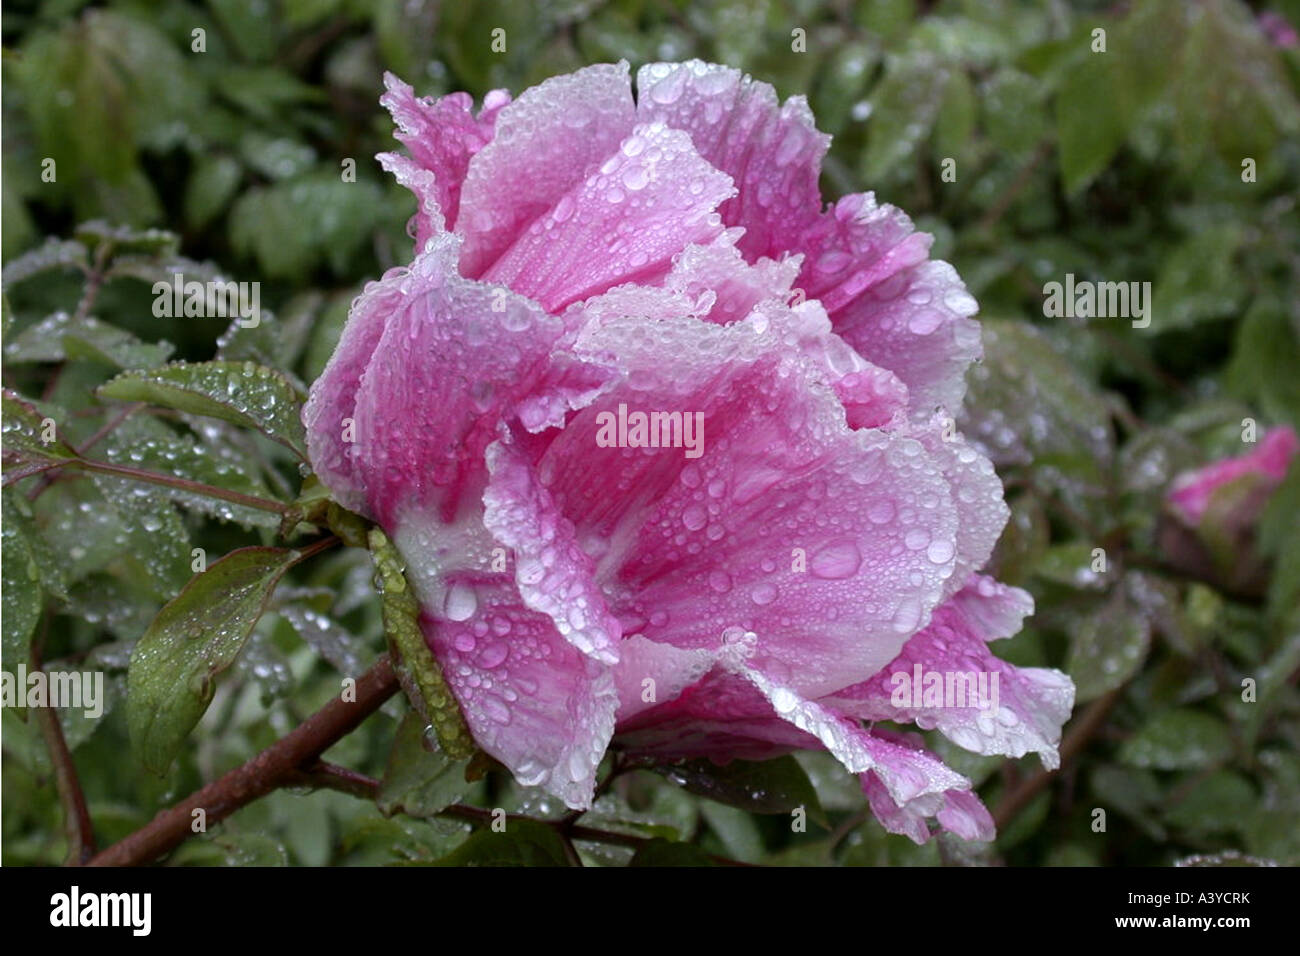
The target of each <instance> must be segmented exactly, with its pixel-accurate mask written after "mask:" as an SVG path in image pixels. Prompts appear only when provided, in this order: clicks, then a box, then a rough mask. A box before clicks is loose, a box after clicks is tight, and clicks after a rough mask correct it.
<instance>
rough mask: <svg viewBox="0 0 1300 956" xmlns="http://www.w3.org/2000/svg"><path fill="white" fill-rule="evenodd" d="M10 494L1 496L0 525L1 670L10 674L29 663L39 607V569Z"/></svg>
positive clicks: (16, 505)
mask: <svg viewBox="0 0 1300 956" xmlns="http://www.w3.org/2000/svg"><path fill="white" fill-rule="evenodd" d="M13 494H14V492H13V490H12V489H7V490H6V491H5V492H4V516H3V517H4V521H3V523H2V524H0V621H2V622H3V625H4V627H3V645H2V646H3V659H4V666H5V668H6V669H8V670H10V671H12V670H13V669H14V668H15V667H17V666H18V664H19V663H24V662H26V661H27V659H28V653H29V648H30V646H31V639H32V632H33V631H34V630H35V629H36V622H37V621H39V620H40V617H41V605H42V589H41V573H40V567H39V565H38V564H37V561H36V556H35V554H34V553H33V548H32V539H31V538H30V537H29V535H28V529H27V527H26V523H25V522H23V521H22V520H21V516H20V514H19V511H18V507H19V506H18V504H17V503H16V502H15V501H13V500H12V496H13Z"/></svg>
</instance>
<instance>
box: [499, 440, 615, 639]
mask: <svg viewBox="0 0 1300 956" xmlns="http://www.w3.org/2000/svg"><path fill="white" fill-rule="evenodd" d="M487 464H488V471H489V473H490V475H491V477H490V478H489V479H488V485H487V490H486V491H485V492H484V493H483V505H484V515H483V522H484V524H485V525H487V528H488V530H489V531H491V532H492V534H493V536H495V537H496V539H497V540H498V541H500V542H501V543H502V544H503V545H505V546H506V547H507V548H509V549H510V551H511V552H512V553H513V555H514V564H515V584H516V586H517V587H518V589H519V594H520V596H521V597H522V598H523V601H524V603H525V604H526V605H527V606H528V607H530V608H532V609H533V610H534V611H540V612H542V613H543V614H546V615H547V616H549V617H550V618H551V620H552V621H553V622H554V624H555V628H556V630H558V631H559V632H560V636H561V637H563V638H564V639H565V640H566V641H568V642H569V643H570V644H572V645H573V646H574V647H575V648H577V649H578V650H579V651H581V652H582V653H583V654H586V655H587V656H588V657H592V658H594V659H596V660H598V661H601V662H602V663H605V664H615V663H617V662H618V656H619V638H620V637H621V636H622V630H621V628H620V627H619V623H618V620H617V619H615V618H614V617H613V616H612V615H611V614H610V613H609V610H608V608H607V607H606V606H605V599H604V597H603V596H602V595H601V593H600V588H599V587H597V586H596V584H595V582H594V571H595V568H594V565H593V564H592V561H591V558H590V557H588V556H587V553H586V552H585V551H583V550H582V549H581V548H580V547H578V545H577V542H576V541H575V539H574V532H573V523H572V522H571V521H569V520H568V519H567V518H565V517H564V516H563V515H562V514H560V513H559V511H558V510H557V509H556V507H555V503H554V501H553V500H552V498H551V495H550V493H549V492H548V491H547V490H546V489H545V488H543V487H542V485H541V483H540V482H539V481H538V480H537V476H536V474H535V473H534V472H533V470H532V468H531V466H529V464H528V463H527V462H526V461H525V460H524V458H523V456H522V455H521V453H520V452H519V450H518V449H517V448H515V447H514V446H513V445H512V444H510V443H508V442H505V441H497V442H494V443H493V444H491V445H489V446H488V449H487Z"/></svg>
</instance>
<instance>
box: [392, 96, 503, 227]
mask: <svg viewBox="0 0 1300 956" xmlns="http://www.w3.org/2000/svg"><path fill="white" fill-rule="evenodd" d="M384 86H385V87H387V89H388V92H387V93H385V94H384V95H383V96H381V97H380V98H379V102H380V103H381V104H383V105H384V106H385V107H386V108H387V109H388V111H389V112H390V113H391V114H392V115H393V121H394V122H395V123H397V128H398V131H397V133H396V136H397V139H399V140H400V141H401V142H402V143H403V144H405V146H406V148H407V149H408V150H409V151H410V154H411V159H410V160H408V161H407V162H406V163H394V160H393V159H392V158H391V157H392V156H393V154H387V156H389V157H390V158H389V159H387V160H385V158H384V157H383V156H381V157H380V162H383V163H384V168H385V169H388V170H389V171H390V172H393V173H395V174H397V181H398V182H400V183H401V184H402V185H403V186H406V187H408V188H410V189H411V190H412V191H413V192H414V193H415V194H416V196H417V197H418V198H419V200H420V214H419V219H418V221H419V222H420V225H421V227H424V226H426V225H427V224H428V222H430V221H432V220H433V218H434V217H432V216H431V214H430V213H431V210H432V209H433V208H434V206H436V208H437V209H438V210H439V211H440V213H441V217H442V218H443V219H445V220H446V223H447V226H448V227H449V228H450V227H453V226H455V225H456V218H457V215H458V213H459V210H460V192H461V184H462V183H463V182H464V180H465V173H466V171H467V169H468V168H469V161H470V159H472V158H473V156H474V154H475V153H477V152H479V150H481V149H482V148H483V147H484V146H486V145H487V144H488V143H489V142H491V141H492V136H493V126H494V124H495V122H496V117H497V114H498V113H499V112H500V111H501V109H502V108H503V107H504V106H505V105H506V104H507V103H509V102H510V95H509V94H508V93H506V92H505V91H504V90H493V91H492V92H491V93H489V94H488V95H487V97H485V98H484V101H483V109H482V110H481V111H480V112H479V115H478V118H477V119H475V118H474V115H473V113H472V112H471V109H472V107H473V105H474V101H473V100H472V99H471V98H470V96H469V94H467V93H452V94H450V95H448V96H444V97H441V98H440V99H438V100H430V99H427V98H419V97H417V96H416V95H415V91H414V90H413V89H412V88H411V87H410V85H408V84H406V83H403V82H402V81H401V80H400V79H398V78H397V77H396V76H394V75H393V74H391V73H385V74H384ZM399 159H400V157H399ZM416 170H424V171H425V172H426V173H427V174H428V175H427V176H420V175H418V174H417V172H416ZM425 238H427V235H426V237H425ZM423 248H424V239H420V240H419V241H418V244H417V246H416V249H417V251H420V250H422V249H423Z"/></svg>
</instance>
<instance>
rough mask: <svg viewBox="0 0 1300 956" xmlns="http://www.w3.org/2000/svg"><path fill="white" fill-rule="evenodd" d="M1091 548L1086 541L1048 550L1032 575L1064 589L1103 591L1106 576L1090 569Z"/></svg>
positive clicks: (1056, 546)
mask: <svg viewBox="0 0 1300 956" xmlns="http://www.w3.org/2000/svg"><path fill="white" fill-rule="evenodd" d="M1092 552H1093V546H1092V545H1091V544H1090V543H1089V542H1086V541H1071V542H1069V543H1067V544H1057V545H1053V546H1052V547H1050V548H1048V549H1047V550H1046V551H1045V552H1043V554H1042V555H1041V556H1040V557H1039V559H1038V561H1037V562H1036V563H1035V565H1034V574H1036V575H1037V576H1038V577H1040V578H1043V579H1044V580H1047V581H1052V582H1055V583H1056V584H1064V585H1065V586H1066V587H1071V588H1083V589H1089V590H1105V588H1106V586H1107V579H1106V575H1105V574H1103V573H1099V572H1097V571H1094V570H1093V569H1092V567H1093V563H1094V558H1093V555H1092Z"/></svg>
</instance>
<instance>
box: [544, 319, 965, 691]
mask: <svg viewBox="0 0 1300 956" xmlns="http://www.w3.org/2000/svg"><path fill="white" fill-rule="evenodd" d="M784 331H788V330H785V329H783V327H782V325H781V323H779V322H776V321H772V322H769V323H768V324H767V328H766V330H763V331H760V330H759V329H758V327H756V326H753V325H751V324H750V323H749V322H746V323H738V324H732V325H728V326H717V325H712V324H708V323H702V322H699V321H698V320H694V319H677V320H659V321H656V322H651V323H647V322H645V321H641V320H617V319H611V320H608V321H606V322H605V323H604V324H603V325H601V326H600V327H599V328H598V329H596V330H589V332H588V333H587V334H585V335H584V336H583V338H582V339H581V340H580V342H579V346H578V348H579V349H580V351H582V352H583V354H587V352H588V350H590V354H592V355H605V354H612V355H617V356H618V357H619V361H620V363H621V365H622V369H623V373H624V376H625V377H624V378H623V380H622V381H620V382H618V383H615V384H614V385H612V386H611V388H610V390H609V391H607V392H605V393H604V394H602V395H601V396H600V397H599V398H598V399H597V400H596V401H595V402H593V404H592V405H590V406H588V407H587V408H585V409H583V410H581V411H580V412H579V413H578V414H576V415H575V416H574V417H573V418H572V419H571V420H570V421H569V423H568V424H567V426H566V427H565V429H564V430H563V431H562V432H559V433H556V434H554V435H553V436H552V437H550V439H549V443H548V444H547V445H546V447H545V448H544V449H543V450H542V451H541V452H540V453H538V455H537V466H538V472H539V474H540V476H541V479H542V481H543V483H544V484H545V485H546V487H547V488H548V489H549V490H550V492H551V494H552V495H554V497H555V500H556V503H557V506H558V507H559V508H560V509H561V510H562V511H563V512H564V513H565V514H566V515H568V516H569V517H570V518H571V519H572V520H573V522H574V524H575V527H576V532H577V535H578V540H579V541H580V542H581V543H582V545H583V547H584V548H585V549H586V550H587V551H588V552H589V553H590V554H592V555H593V556H594V557H595V558H596V562H597V576H598V578H599V580H601V582H602V584H603V585H604V587H605V589H606V593H607V594H608V595H609V600H610V602H611V608H612V609H613V610H614V612H615V613H616V615H617V616H618V617H619V618H620V620H621V621H622V622H623V625H624V630H625V632H627V633H637V632H640V633H644V634H645V636H646V637H648V638H650V639H652V640H658V641H661V642H664V643H671V644H673V645H675V646H678V647H682V648H704V649H714V650H716V649H717V648H719V646H720V644H721V641H722V636H723V634H724V632H726V631H727V630H728V629H729V628H736V627H738V628H741V629H742V630H743V631H753V632H755V633H757V634H758V635H759V645H758V656H757V658H756V660H755V662H754V666H755V667H758V668H760V669H763V670H772V672H774V673H775V672H779V671H781V670H782V669H784V670H785V671H787V672H788V673H789V674H791V675H794V676H792V677H791V680H793V681H794V682H795V685H796V687H797V689H798V690H799V691H800V692H801V693H804V694H807V695H809V696H813V697H815V696H819V695H820V694H823V693H828V692H831V691H834V690H838V689H839V688H842V687H845V686H848V685H849V684H853V683H857V682H858V681H861V680H863V679H865V678H866V677H868V676H870V675H871V674H873V673H875V672H876V671H877V670H879V668H881V667H883V666H884V665H885V664H886V663H888V662H889V661H890V660H892V659H893V658H894V657H895V656H897V654H898V652H899V650H901V649H902V646H903V644H904V643H905V642H906V640H907V639H908V638H909V637H910V636H911V635H912V634H913V633H915V631H916V630H917V629H919V628H921V627H923V626H924V624H925V623H926V621H927V620H928V617H929V612H930V610H931V608H933V607H934V606H936V605H937V602H938V601H939V599H940V597H941V596H942V594H943V591H944V582H945V580H946V578H947V576H948V575H950V574H951V571H952V567H953V554H954V551H955V545H954V544H953V541H954V537H955V535H956V534H957V531H958V527H957V517H958V516H957V512H956V510H955V508H954V506H953V503H952V497H951V493H950V491H949V487H948V483H947V481H946V480H945V479H944V477H943V475H942V473H941V465H942V462H941V461H940V460H938V459H936V458H934V457H933V456H930V455H927V454H926V452H925V449H924V446H923V445H922V444H921V443H920V442H917V441H915V440H914V439H912V438H910V437H906V436H902V435H893V434H890V433H888V432H885V431H880V430H876V429H861V430H857V431H854V430H851V429H849V428H848V426H847V424H846V423H845V420H844V412H843V410H842V407H841V405H840V404H839V402H838V401H837V400H836V399H835V397H834V395H833V393H832V392H831V390H830V388H829V387H828V385H827V383H826V382H825V377H826V374H825V370H824V369H822V368H820V367H818V366H816V365H815V364H814V363H813V362H811V361H810V360H809V359H808V358H807V357H806V356H805V355H804V354H803V353H802V352H801V350H800V348H799V347H798V346H797V344H796V345H793V346H792V343H791V341H790V340H789V339H787V338H786V337H785V336H784V334H783V332H784ZM620 406H623V408H624V413H627V412H629V411H631V412H635V411H637V410H640V411H642V412H646V411H658V412H662V413H672V412H679V413H682V417H681V419H680V420H681V422H682V424H683V425H685V424H686V422H687V421H688V420H690V419H688V417H687V416H693V417H694V419H697V420H702V422H703V423H704V434H703V435H702V436H701V437H702V438H703V441H702V443H701V445H700V447H698V448H697V451H699V453H700V457H698V458H693V457H689V456H690V455H691V454H692V452H691V450H690V449H688V448H683V447H678V448H641V449H636V448H632V449H629V448H619V447H602V446H601V441H602V440H603V439H602V428H605V429H607V430H608V429H610V428H611V427H612V425H613V423H614V422H615V421H616V419H617V417H618V415H619V407H620ZM682 431H683V434H680V435H679V436H678V437H679V438H682V439H684V438H685V435H684V429H683V430H682ZM605 437H607V438H609V437H613V436H612V434H606V435H605ZM832 489H833V493H832ZM939 544H942V545H943V547H944V548H945V549H946V553H945V554H939V553H938V552H937V551H934V550H932V546H934V545H939Z"/></svg>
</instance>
